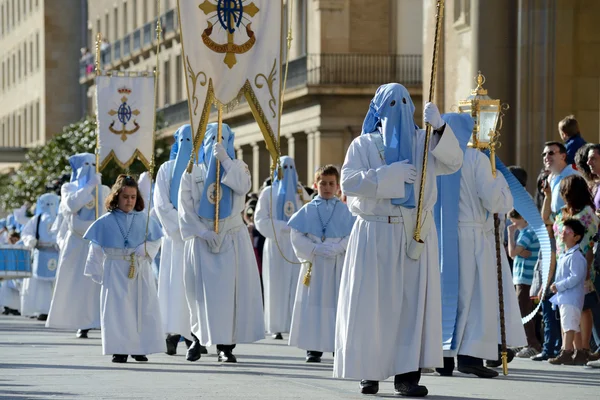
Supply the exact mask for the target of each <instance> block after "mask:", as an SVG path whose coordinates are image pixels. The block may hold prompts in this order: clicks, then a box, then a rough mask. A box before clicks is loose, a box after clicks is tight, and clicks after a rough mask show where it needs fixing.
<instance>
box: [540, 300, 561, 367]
mask: <svg viewBox="0 0 600 400" xmlns="http://www.w3.org/2000/svg"><path fill="white" fill-rule="evenodd" d="M542 319H543V321H544V346H543V348H542V351H543V352H544V353H545V354H547V355H549V356H551V357H552V356H554V355H556V354H558V353H559V352H560V349H561V347H562V336H561V333H560V318H559V317H558V310H553V309H552V303H550V300H543V301H542Z"/></svg>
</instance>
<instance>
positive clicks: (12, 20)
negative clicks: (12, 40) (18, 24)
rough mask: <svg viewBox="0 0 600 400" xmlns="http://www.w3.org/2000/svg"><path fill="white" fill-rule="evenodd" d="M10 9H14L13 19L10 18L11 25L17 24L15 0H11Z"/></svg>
mask: <svg viewBox="0 0 600 400" xmlns="http://www.w3.org/2000/svg"><path fill="white" fill-rule="evenodd" d="M10 9H11V10H12V19H11V20H10V26H12V27H14V26H15V21H16V19H15V0H11V3H10Z"/></svg>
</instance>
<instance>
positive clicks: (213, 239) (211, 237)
mask: <svg viewBox="0 0 600 400" xmlns="http://www.w3.org/2000/svg"><path fill="white" fill-rule="evenodd" d="M200 237H201V238H202V239H204V240H206V243H207V244H208V247H210V248H211V249H212V248H216V247H217V246H218V245H219V243H220V241H221V240H220V239H219V234H218V233H216V232H214V231H204V233H202V234H201V235H200Z"/></svg>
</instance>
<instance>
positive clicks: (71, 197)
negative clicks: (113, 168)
mask: <svg viewBox="0 0 600 400" xmlns="http://www.w3.org/2000/svg"><path fill="white" fill-rule="evenodd" d="M94 187H95V186H87V185H86V186H84V187H83V188H81V189H77V184H75V183H65V184H64V185H62V187H61V189H60V193H61V197H62V198H63V199H64V203H63V204H64V205H65V207H66V208H67V210H68V211H69V212H70V213H73V214H75V213H76V212H78V211H79V210H81V209H82V208H83V207H84V206H85V205H86V204H87V203H89V202H90V201H93V200H94V196H93V195H92V191H93V190H94ZM100 187H102V186H100Z"/></svg>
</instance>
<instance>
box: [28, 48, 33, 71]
mask: <svg viewBox="0 0 600 400" xmlns="http://www.w3.org/2000/svg"><path fill="white" fill-rule="evenodd" d="M29 72H32V73H33V41H30V42H29Z"/></svg>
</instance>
